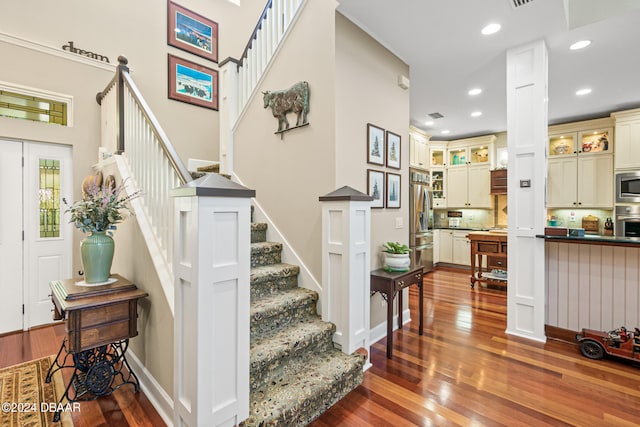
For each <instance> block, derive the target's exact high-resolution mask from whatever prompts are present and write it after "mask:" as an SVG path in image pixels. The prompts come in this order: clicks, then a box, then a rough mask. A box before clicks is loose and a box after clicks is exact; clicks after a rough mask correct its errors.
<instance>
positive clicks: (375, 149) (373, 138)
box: [367, 123, 385, 166]
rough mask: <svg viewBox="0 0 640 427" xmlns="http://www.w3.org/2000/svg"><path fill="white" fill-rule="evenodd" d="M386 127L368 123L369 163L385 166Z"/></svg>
mask: <svg viewBox="0 0 640 427" xmlns="http://www.w3.org/2000/svg"><path fill="white" fill-rule="evenodd" d="M384 157H385V150H384V129H382V128H379V127H378V126H374V125H372V124H371V123H367V163H371V164H374V165H380V166H384Z"/></svg>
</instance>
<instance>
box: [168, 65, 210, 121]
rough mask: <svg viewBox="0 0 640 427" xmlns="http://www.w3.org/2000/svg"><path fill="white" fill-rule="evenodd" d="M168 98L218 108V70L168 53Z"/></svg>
mask: <svg viewBox="0 0 640 427" xmlns="http://www.w3.org/2000/svg"><path fill="white" fill-rule="evenodd" d="M169 98H170V99H175V100H176V101H182V102H186V103H188V104H194V105H199V106H201V107H205V108H211V109H212V110H217V109H218V72H217V71H216V70H212V69H211V68H207V67H203V66H202V65H198V64H196V63H194V62H191V61H187V60H184V59H182V58H178V57H177V56H173V55H169Z"/></svg>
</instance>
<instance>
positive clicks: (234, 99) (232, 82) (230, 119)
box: [218, 58, 239, 175]
mask: <svg viewBox="0 0 640 427" xmlns="http://www.w3.org/2000/svg"><path fill="white" fill-rule="evenodd" d="M238 65H239V62H238V61H237V60H235V59H233V58H227V59H225V60H224V61H221V62H220V65H219V66H218V70H219V73H220V79H219V83H220V90H219V92H218V94H219V96H220V103H219V104H220V158H219V160H220V173H224V174H227V175H231V174H233V127H234V126H235V124H236V121H237V119H238V105H239V100H238V96H239V95H238V94H239V91H238Z"/></svg>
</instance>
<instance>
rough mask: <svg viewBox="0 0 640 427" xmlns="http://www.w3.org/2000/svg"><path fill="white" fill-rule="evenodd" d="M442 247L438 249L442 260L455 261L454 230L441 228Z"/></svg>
mask: <svg viewBox="0 0 640 427" xmlns="http://www.w3.org/2000/svg"><path fill="white" fill-rule="evenodd" d="M439 246H440V249H439V250H438V252H439V255H440V262H446V263H448V264H452V263H453V231H452V230H446V229H441V230H440V245H439Z"/></svg>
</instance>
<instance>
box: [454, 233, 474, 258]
mask: <svg viewBox="0 0 640 427" xmlns="http://www.w3.org/2000/svg"><path fill="white" fill-rule="evenodd" d="M468 234H469V231H466V230H465V231H454V232H453V235H452V240H453V242H452V243H453V244H452V247H453V248H452V249H453V250H452V258H453V263H454V264H459V265H467V266H470V265H471V264H470V262H471V256H470V254H471V241H470V240H469V239H468V238H467V235H468Z"/></svg>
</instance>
